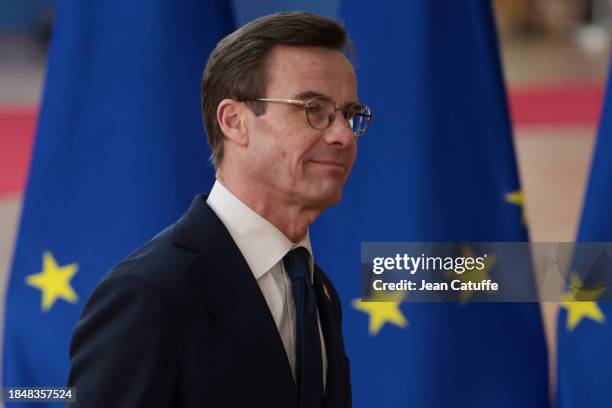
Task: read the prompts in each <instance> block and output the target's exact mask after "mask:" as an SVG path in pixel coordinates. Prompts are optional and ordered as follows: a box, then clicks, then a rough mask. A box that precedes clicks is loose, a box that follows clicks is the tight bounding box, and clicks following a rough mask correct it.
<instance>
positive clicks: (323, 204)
mask: <svg viewBox="0 0 612 408" xmlns="http://www.w3.org/2000/svg"><path fill="white" fill-rule="evenodd" d="M341 198H342V190H340V191H333V192H330V193H328V194H316V195H313V196H311V197H309V199H308V200H307V202H308V204H309V207H312V208H319V209H321V211H323V210H325V209H326V208H328V207H331V206H333V205H336V204H338V202H340V199H341Z"/></svg>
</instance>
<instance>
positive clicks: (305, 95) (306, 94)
mask: <svg viewBox="0 0 612 408" xmlns="http://www.w3.org/2000/svg"><path fill="white" fill-rule="evenodd" d="M315 96H321V97H323V98H325V99H329V100H330V101H331V98H330V97H329V96H327V95H325V94H322V93H320V92H315V91H302V92H300V93H298V94H296V95H294V96H293V98H294V99H308V98H314V97H315Z"/></svg>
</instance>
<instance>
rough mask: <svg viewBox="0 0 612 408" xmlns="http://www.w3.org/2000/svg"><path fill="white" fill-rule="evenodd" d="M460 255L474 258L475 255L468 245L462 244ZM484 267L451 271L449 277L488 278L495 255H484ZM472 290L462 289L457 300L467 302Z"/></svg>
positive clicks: (468, 280) (477, 279) (473, 279)
mask: <svg viewBox="0 0 612 408" xmlns="http://www.w3.org/2000/svg"><path fill="white" fill-rule="evenodd" d="M461 252H462V255H461V256H463V257H465V258H475V257H476V256H475V255H474V251H472V248H470V246H469V245H464V246H463V248H462V250H461ZM483 263H484V268H482V269H476V268H474V269H472V270H471V271H465V272H464V273H462V274H458V273H455V272H452V273H451V278H452V279H458V280H460V281H461V282H470V281H472V282H482V281H484V280H487V279H489V270H490V269H491V268H492V267H493V265H494V264H495V255H493V254H487V256H486V257H484V261H483ZM472 292H473V291H471V290H462V291H461V292H460V293H459V301H460V302H461V303H463V304H465V303H467V302H468V301H469V300H470V298H471V297H472Z"/></svg>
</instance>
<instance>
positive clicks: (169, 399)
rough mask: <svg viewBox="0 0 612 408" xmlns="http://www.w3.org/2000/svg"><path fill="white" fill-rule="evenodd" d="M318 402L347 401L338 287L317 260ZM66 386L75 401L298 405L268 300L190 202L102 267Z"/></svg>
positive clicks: (210, 217)
mask: <svg viewBox="0 0 612 408" xmlns="http://www.w3.org/2000/svg"><path fill="white" fill-rule="evenodd" d="M314 285H315V291H316V293H317V303H318V309H319V315H320V319H321V327H322V330H323V336H324V340H325V346H326V350H327V358H328V369H327V385H326V393H325V405H326V407H330V408H331V407H334V408H336V407H338V408H340V407H343V408H344V407H350V406H351V390H350V380H349V364H348V359H347V358H346V357H345V351H344V344H343V339H342V333H341V309H340V302H339V300H338V295H337V293H336V291H335V289H334V287H333V285H332V284H331V282H330V281H329V279H328V278H327V277H326V276H325V274H324V273H323V271H322V270H321V269H320V268H319V267H318V266H316V265H315V271H314ZM70 359H71V363H72V367H71V370H70V375H69V378H68V385H69V386H71V387H76V399H77V402H76V403H74V404H71V405H70V406H78V407H88V408H93V407H104V408H109V407H113V408H122V407H130V408H134V407H147V408H154V407H198V408H202V407H240V408H244V407H262V408H263V407H266V408H273V407H279V408H281V407H282V408H291V407H296V408H297V407H298V399H297V391H296V387H295V384H294V381H293V376H292V373H291V368H290V365H289V361H288V359H287V354H286V351H285V348H284V346H283V343H282V340H281V337H280V335H279V333H278V329H277V327H276V324H275V323H274V319H273V317H272V314H271V313H270V310H269V309H268V305H267V303H266V301H265V299H264V297H263V295H262V293H261V291H260V290H259V286H258V285H257V281H256V280H255V278H254V276H253V274H252V272H251V270H250V269H249V267H248V265H247V263H246V261H245V260H244V258H243V257H242V255H241V253H240V251H239V250H238V247H237V246H236V245H235V243H234V241H233V240H232V238H231V236H230V235H229V233H228V231H227V230H226V228H225V226H224V225H223V223H222V222H221V221H220V220H219V218H218V217H217V216H216V214H215V213H214V212H213V211H212V210H211V209H210V207H209V206H208V204H206V197H205V196H203V195H199V196H197V197H196V198H195V199H194V201H193V204H192V205H191V207H190V209H189V210H188V211H187V213H185V214H184V215H183V216H182V217H181V218H180V219H179V220H178V221H177V222H176V223H175V224H174V225H172V226H170V227H168V228H167V229H166V230H164V231H162V232H161V233H160V234H158V235H157V236H155V237H154V238H153V239H152V240H151V241H149V242H148V243H146V244H145V245H144V246H143V247H141V248H140V249H138V250H137V251H136V252H134V253H133V254H132V255H130V256H129V257H128V258H127V259H125V260H124V261H122V262H121V263H120V264H119V265H117V266H116V267H115V268H114V269H113V270H112V271H110V272H109V273H108V274H107V275H106V276H105V277H104V279H103V280H102V281H101V283H100V284H99V285H98V286H97V287H96V289H95V290H94V291H93V293H92V295H91V297H90V298H89V300H88V301H87V304H86V306H85V308H84V310H83V313H82V316H81V319H80V320H79V322H78V324H77V326H76V329H75V332H74V335H73V338H72V343H71V347H70Z"/></svg>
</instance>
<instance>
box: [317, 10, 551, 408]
mask: <svg viewBox="0 0 612 408" xmlns="http://www.w3.org/2000/svg"><path fill="white" fill-rule="evenodd" d="M339 17H340V18H341V19H342V20H343V21H344V23H345V24H346V27H347V28H348V31H349V33H350V35H351V36H352V38H353V42H354V46H355V48H356V51H357V56H356V62H355V65H356V73H357V77H358V81H359V99H360V101H361V102H363V103H366V104H369V105H370V106H372V109H373V113H374V122H373V123H372V127H371V128H370V130H369V131H368V134H366V135H365V136H364V137H363V138H362V139H360V140H359V141H358V148H359V153H358V156H357V161H356V164H355V167H354V169H353V172H352V174H351V177H350V179H349V181H348V183H347V185H346V188H345V191H344V196H343V198H342V201H341V202H340V204H338V205H337V206H335V207H333V208H331V209H329V210H328V211H327V212H326V213H324V214H323V216H322V217H321V218H320V219H319V220H317V222H316V223H315V225H314V226H313V229H312V238H313V245H314V254H315V257H316V259H317V262H320V264H321V266H322V267H323V268H324V269H325V270H326V272H327V273H328V274H329V275H330V277H331V279H332V280H333V281H334V282H335V283H336V286H337V288H338V291H339V293H340V297H341V299H342V300H343V306H344V307H343V312H344V319H343V322H344V333H345V339H346V347H347V353H348V355H349V356H350V358H351V370H352V371H351V378H352V382H353V394H354V395H353V401H354V406H355V407H358V408H360V407H370V406H380V407H400V406H401V407H419V408H438V407H455V408H457V407H459V408H463V407H465V408H468V407H469V408H489V407H502V408H505V407H508V408H513V407H528V408H532V407H533V408H536V407H537V408H541V407H546V406H547V404H548V376H547V364H548V363H547V351H546V345H545V341H544V331H543V328H542V324H541V318H540V310H539V305H538V304H536V303H521V304H518V303H516V304H513V303H503V304H501V303H500V304H473V303H468V304H467V305H461V304H443V303H436V304H432V303H429V304H427V303H410V302H409V299H407V300H406V302H404V303H402V304H401V305H399V310H400V311H401V313H402V314H403V316H404V317H405V319H406V321H407V325H405V326H404V327H400V326H397V325H394V324H390V323H386V324H384V326H383V327H382V328H381V330H380V331H379V332H377V333H376V334H370V333H369V331H368V325H369V323H370V318H369V316H368V314H366V313H364V312H362V311H360V310H357V309H355V308H354V303H353V301H354V299H356V298H358V297H359V296H360V294H361V289H362V288H361V281H360V243H361V242H385V241H396V242H406V241H407V242H411V241H412V242H429V241H440V242H448V241H451V242H453V241H456V242H465V241H523V240H525V239H526V238H527V234H526V230H525V228H524V225H523V224H522V221H521V218H522V209H521V207H520V206H519V205H515V204H513V203H511V202H509V201H508V200H507V199H506V198H507V196H506V195H507V194H508V193H512V192H516V191H518V190H520V185H519V182H518V178H517V169H516V164H515V158H514V151H513V146H512V137H511V126H510V122H509V116H508V107H507V101H506V93H505V89H504V82H503V79H502V73H501V67H500V61H499V55H498V48H497V39H496V31H495V25H494V19H493V13H492V10H491V2H490V1H488V0H469V1H454V0H414V1H405V2H394V3H393V6H389V5H387V6H386V7H382V6H376V5H373V3H372V2H371V1H365V0H351V1H349V0H347V1H344V2H343V5H342V7H341V13H340V15H339ZM520 272H521V273H529V270H526V271H520ZM491 277H492V278H494V277H495V270H494V269H493V270H491ZM531 289H532V288H526V290H531Z"/></svg>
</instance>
